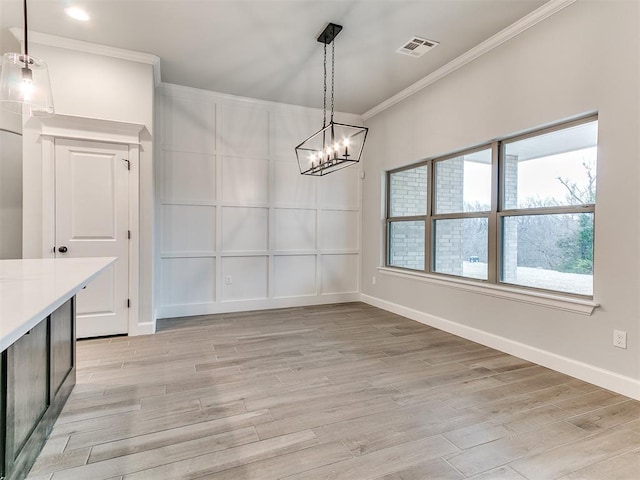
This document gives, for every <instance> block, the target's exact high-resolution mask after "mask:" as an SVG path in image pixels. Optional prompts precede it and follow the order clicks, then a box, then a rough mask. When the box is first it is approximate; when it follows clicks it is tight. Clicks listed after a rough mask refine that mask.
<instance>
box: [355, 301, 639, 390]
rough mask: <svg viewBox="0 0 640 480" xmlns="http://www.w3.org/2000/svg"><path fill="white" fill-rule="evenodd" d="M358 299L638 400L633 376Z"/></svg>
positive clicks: (394, 306)
mask: <svg viewBox="0 0 640 480" xmlns="http://www.w3.org/2000/svg"><path fill="white" fill-rule="evenodd" d="M361 300H362V301H363V302H364V303H367V304H369V305H373V306H374V307H378V308H381V309H383V310H386V311H388V312H392V313H395V314H397V315H402V316H403V317H407V318H409V319H411V320H415V321H417V322H420V323H423V324H425V325H429V326H431V327H434V328H437V329H439V330H443V331H445V332H449V333H452V334H454V335H457V336H459V337H463V338H466V339H468V340H471V341H473V342H476V343H480V344H482V345H486V346H488V347H491V348H495V349H496V350H499V351H501V352H505V353H508V354H510V355H514V356H516V357H519V358H522V359H524V360H527V361H530V362H534V363H537V364H538V365H542V366H543V367H547V368H550V369H553V370H556V371H558V372H561V373H564V374H566V375H570V376H572V377H575V378H579V379H580V380H584V381H585V382H589V383H592V384H594V385H598V386H599V387H602V388H606V389H608V390H612V391H614V392H617V393H620V394H622V395H626V396H628V397H631V398H633V399H636V400H640V380H638V379H636V378H632V377H627V376H625V375H620V374H619V373H615V372H612V371H610V370H605V369H603V368H600V367H596V366H595V365H590V364H587V363H584V362H580V361H578V360H574V359H572V358H568V357H564V356H562V355H558V354H555V353H552V352H549V351H546V350H542V349H540V348H536V347H532V346H531V345H526V344H524V343H520V342H516V341H515V340H510V339H508V338H505V337H500V336H498V335H495V334H492V333H488V332H485V331H483V330H478V329H477V328H473V327H469V326H466V325H461V324H459V323H456V322H452V321H451V320H447V319H444V318H441V317H437V316H435V315H431V314H428V313H424V312H421V311H418V310H414V309H412V308H408V307H404V306H402V305H398V304H396V303H392V302H388V301H386V300H382V299H380V298H377V297H372V296H369V295H365V294H362V295H361Z"/></svg>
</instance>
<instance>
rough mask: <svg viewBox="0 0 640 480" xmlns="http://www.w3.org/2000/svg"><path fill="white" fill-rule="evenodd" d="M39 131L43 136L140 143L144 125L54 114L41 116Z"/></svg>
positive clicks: (129, 143) (130, 143)
mask: <svg viewBox="0 0 640 480" xmlns="http://www.w3.org/2000/svg"><path fill="white" fill-rule="evenodd" d="M40 122H41V123H42V126H41V130H40V133H41V135H43V136H51V137H56V138H70V139H74V140H92V141H96V142H107V143H123V144H127V145H139V144H140V132H142V130H143V129H144V128H145V127H144V125H140V124H137V123H126V122H116V121H112V120H102V119H99V118H84V117H76V116H74V115H55V116H53V117H48V118H42V119H41V120H40Z"/></svg>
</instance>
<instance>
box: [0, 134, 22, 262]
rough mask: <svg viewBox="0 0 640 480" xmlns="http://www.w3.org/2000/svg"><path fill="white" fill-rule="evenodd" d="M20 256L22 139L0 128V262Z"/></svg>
mask: <svg viewBox="0 0 640 480" xmlns="http://www.w3.org/2000/svg"><path fill="white" fill-rule="evenodd" d="M21 257H22V136H21V135H20V134H19V133H16V132H13V131H10V130H3V129H2V127H0V259H4V258H21Z"/></svg>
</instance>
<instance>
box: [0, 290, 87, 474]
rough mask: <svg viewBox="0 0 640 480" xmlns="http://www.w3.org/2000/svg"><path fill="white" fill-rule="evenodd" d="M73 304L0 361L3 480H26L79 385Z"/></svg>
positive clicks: (40, 325) (36, 329)
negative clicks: (76, 381) (76, 375)
mask: <svg viewBox="0 0 640 480" xmlns="http://www.w3.org/2000/svg"><path fill="white" fill-rule="evenodd" d="M74 328H75V310H74V298H72V299H70V300H69V301H67V302H66V303H65V304H63V305H62V306H61V307H60V308H58V309H57V310H56V311H54V312H53V313H52V314H51V315H50V316H48V317H46V318H45V319H43V320H42V321H41V322H40V323H38V324H37V325H36V326H35V327H34V328H32V329H31V330H30V331H29V332H28V333H27V334H25V335H23V336H22V337H21V338H20V339H18V340H17V341H16V342H15V343H14V344H12V345H11V346H10V347H9V348H8V349H7V350H5V351H4V352H2V355H1V357H0V358H1V360H0V378H1V381H0V387H1V389H0V419H1V420H2V422H1V423H2V427H1V428H0V437H1V438H0V461H1V463H0V479H3V478H6V479H7V480H16V479H22V478H24V477H26V475H27V473H28V472H29V469H30V468H31V466H32V465H33V462H34V461H35V459H36V457H37V456H38V454H39V453H40V450H41V449H42V446H43V445H44V442H45V440H46V438H47V436H48V435H49V433H50V432H51V428H52V427H53V423H54V422H55V420H56V418H57V416H58V414H59V413H60V410H61V409H62V407H63V406H64V403H65V401H66V400H67V397H68V396H69V394H70V393H71V390H72V388H73V385H74V384H75V331H74Z"/></svg>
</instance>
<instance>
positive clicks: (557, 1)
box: [362, 0, 576, 121]
mask: <svg viewBox="0 0 640 480" xmlns="http://www.w3.org/2000/svg"><path fill="white" fill-rule="evenodd" d="M575 2H576V0H550V1H549V2H547V3H545V4H544V5H542V6H541V7H540V8H538V9H536V10H534V11H533V12H531V13H530V14H528V15H526V16H524V17H522V18H521V19H520V20H518V21H517V22H515V23H512V24H511V25H509V26H508V27H507V28H505V29H504V30H501V31H500V32H498V33H496V34H495V35H493V36H492V37H490V38H488V39H487V40H485V41H484V42H482V43H479V44H478V45H476V46H475V47H473V48H472V49H470V50H468V51H467V52H465V53H463V54H462V55H460V56H459V57H457V58H455V59H454V60H452V61H451V62H449V63H447V64H446V65H444V66H442V67H440V68H439V69H437V70H436V71H434V72H433V73H431V74H429V75H427V76H426V77H424V78H422V79H421V80H418V81H417V82H416V83H414V84H413V85H410V86H409V87H407V88H405V89H404V90H402V91H400V92H398V93H396V94H395V95H393V96H392V97H390V98H388V99H387V100H385V101H384V102H382V103H380V104H378V105H376V106H375V107H373V108H371V109H370V110H368V111H366V112H365V113H363V114H362V118H363V119H364V120H365V121H366V120H369V119H370V118H371V117H374V116H375V115H377V114H379V113H380V112H383V111H384V110H386V109H387V108H390V107H392V106H394V105H395V104H397V103H400V102H401V101H403V100H404V99H406V98H408V97H410V96H411V95H413V94H415V93H417V92H419V91H420V90H422V89H424V88H426V87H428V86H429V85H431V84H433V83H435V82H437V81H438V80H440V79H442V78H444V77H446V76H447V75H449V74H451V73H453V72H455V71H456V70H458V69H459V68H462V67H464V66H465V65H467V64H468V63H471V62H473V61H474V60H476V59H477V58H479V57H481V56H482V55H484V54H485V53H488V52H490V51H491V50H493V49H494V48H497V47H499V46H500V45H502V44H503V43H505V42H507V41H509V40H511V39H512V38H514V37H516V36H518V35H520V34H521V33H522V32H524V31H525V30H527V29H529V28H531V27H533V26H534V25H537V24H538V23H540V22H542V21H543V20H546V19H547V18H549V17H550V16H552V15H554V14H556V13H558V12H559V11H561V10H563V9H564V8H566V7H568V6H569V5H571V4H572V3H575Z"/></svg>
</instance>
